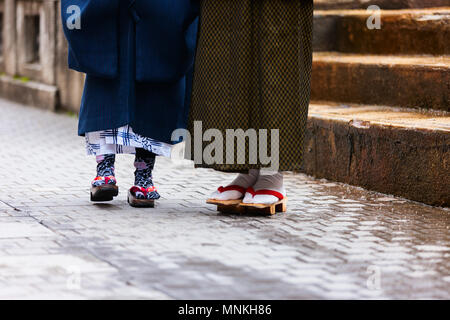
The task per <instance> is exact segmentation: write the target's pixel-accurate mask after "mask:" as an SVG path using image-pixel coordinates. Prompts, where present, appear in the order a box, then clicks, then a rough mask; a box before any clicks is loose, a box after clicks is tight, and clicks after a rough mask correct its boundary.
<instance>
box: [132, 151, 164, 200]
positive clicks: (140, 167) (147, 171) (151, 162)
mask: <svg viewBox="0 0 450 320" xmlns="http://www.w3.org/2000/svg"><path fill="white" fill-rule="evenodd" d="M134 166H135V168H136V171H135V172H134V178H135V179H134V186H133V187H131V188H130V190H129V192H128V202H129V203H130V205H131V206H134V207H153V206H154V201H155V200H158V199H159V198H160V197H161V196H160V194H159V193H158V191H157V189H156V187H155V186H154V184H153V176H152V172H153V168H154V166H155V156H154V155H153V156H151V157H146V158H142V157H138V156H136V159H135V161H134Z"/></svg>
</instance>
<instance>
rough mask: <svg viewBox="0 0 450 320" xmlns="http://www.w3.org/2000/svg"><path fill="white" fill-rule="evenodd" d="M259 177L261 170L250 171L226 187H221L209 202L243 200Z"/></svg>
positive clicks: (241, 174) (240, 175)
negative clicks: (246, 192) (248, 189)
mask: <svg viewBox="0 0 450 320" xmlns="http://www.w3.org/2000/svg"><path fill="white" fill-rule="evenodd" d="M258 175H259V170H256V169H251V170H249V172H248V174H244V173H240V174H239V175H238V176H237V177H236V179H234V180H233V182H231V183H230V184H229V185H227V186H226V187H219V188H218V189H217V190H216V191H214V192H213V193H212V194H211V196H210V197H209V201H211V200H219V201H228V200H240V199H242V198H243V197H244V194H245V191H246V190H247V188H249V187H251V186H252V185H253V184H254V183H255V182H256V180H257V179H258Z"/></svg>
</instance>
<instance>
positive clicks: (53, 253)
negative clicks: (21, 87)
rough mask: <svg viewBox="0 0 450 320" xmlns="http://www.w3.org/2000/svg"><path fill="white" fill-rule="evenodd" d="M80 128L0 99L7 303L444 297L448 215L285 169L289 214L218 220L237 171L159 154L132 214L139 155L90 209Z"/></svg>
mask: <svg viewBox="0 0 450 320" xmlns="http://www.w3.org/2000/svg"><path fill="white" fill-rule="evenodd" d="M76 122H77V120H76V119H75V118H74V117H69V116H67V115H64V114H54V113H50V112H46V111H42V110H38V109H34V108H30V107H24V106H20V105H17V104H13V103H10V102H6V101H4V100H0V141H1V148H2V152H1V153H0V298H82V299H83V298H150V299H164V298H169V299H202V298H203V299H205V298H208V299H215V298H224V299H230V298H231V299H235V298H237V299H240V298H242V299H298V298H326V299H330V298H343V299H347V298H351V299H354V298H369V299H371V298H375V299H378V298H395V299H397V298H406V299H415V298H440V299H449V298H450V249H449V248H450V230H449V227H450V212H449V210H447V209H440V208H433V207H429V206H425V205H421V204H418V203H414V202H410V201H406V200H403V199H399V198H393V197H391V196H386V195H382V194H377V193H373V192H368V191H365V190H363V189H360V188H355V187H350V186H347V185H342V184H337V183H330V182H328V181H323V180H321V181H319V180H315V179H313V178H311V177H308V176H305V175H301V174H300V175H298V174H297V175H294V174H287V176H286V177H287V178H286V180H287V189H288V192H289V196H290V203H289V212H287V213H285V214H279V215H277V216H274V217H260V216H236V215H223V214H218V213H217V212H216V211H215V208H214V207H211V206H208V205H206V204H205V202H204V200H205V197H206V196H207V195H208V194H209V192H210V191H211V190H213V189H214V188H215V187H217V186H219V185H221V184H224V183H226V182H227V181H230V179H232V176H230V175H229V174H223V173H217V172H214V171H211V170H205V169H198V170H194V169H193V168H192V167H191V166H190V164H186V163H185V162H184V163H183V162H179V161H178V162H177V161H172V160H169V159H164V158H158V160H157V169H156V172H155V177H156V182H157V184H158V186H159V189H160V191H161V193H162V195H163V198H162V199H161V201H159V203H158V205H157V208H155V209H133V208H130V207H129V206H128V205H127V203H126V196H125V194H126V192H125V191H126V190H127V187H129V186H130V185H131V183H132V171H133V170H132V160H133V158H132V157H131V156H121V157H119V159H118V163H117V166H116V171H117V173H118V180H119V183H120V186H121V188H122V189H121V194H120V196H119V197H118V199H117V200H115V201H113V202H111V203H109V204H97V205H95V204H92V203H90V202H89V194H88V187H89V183H90V181H91V179H92V178H93V175H94V172H95V161H94V160H93V159H92V158H89V157H87V156H86V155H85V153H84V142H83V139H82V138H79V137H77V136H76ZM24 193H26V196H24Z"/></svg>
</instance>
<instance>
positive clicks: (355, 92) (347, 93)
mask: <svg viewBox="0 0 450 320" xmlns="http://www.w3.org/2000/svg"><path fill="white" fill-rule="evenodd" d="M313 59H314V63H313V74H312V88H311V91H312V92H311V94H312V98H313V99H314V100H320V101H335V102H343V103H357V104H378V105H390V106H400V107H406V108H423V109H435V110H444V111H450V56H442V57H431V56H379V55H358V54H343V53H337V52H319V53H315V54H314V58H313Z"/></svg>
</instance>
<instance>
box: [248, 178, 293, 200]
mask: <svg viewBox="0 0 450 320" xmlns="http://www.w3.org/2000/svg"><path fill="white" fill-rule="evenodd" d="M253 190H254V191H260V190H270V191H275V192H277V193H280V194H281V195H283V196H286V190H285V189H284V185H283V174H282V173H281V172H277V173H274V172H272V173H268V174H260V175H259V176H258V180H257V181H256V183H255V185H254V186H253ZM279 200H280V199H279V198H278V197H276V196H274V195H270V194H256V195H252V194H251V193H250V192H247V193H246V194H245V197H244V199H243V200H242V202H244V203H262V204H272V203H275V202H278V201H279Z"/></svg>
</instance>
